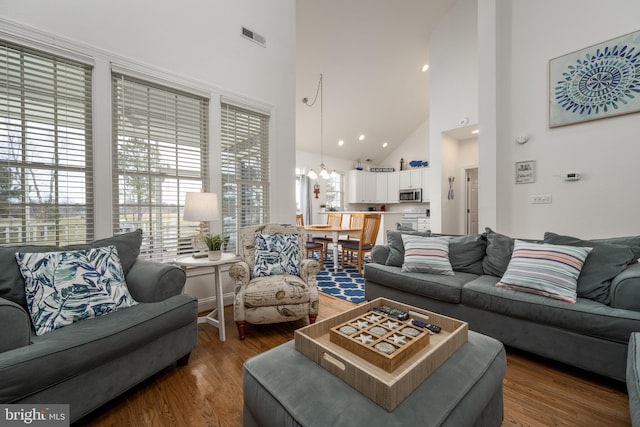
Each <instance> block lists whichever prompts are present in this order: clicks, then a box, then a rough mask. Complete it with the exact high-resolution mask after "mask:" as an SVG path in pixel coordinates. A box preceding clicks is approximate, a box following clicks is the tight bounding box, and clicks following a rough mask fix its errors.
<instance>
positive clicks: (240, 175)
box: [221, 103, 269, 252]
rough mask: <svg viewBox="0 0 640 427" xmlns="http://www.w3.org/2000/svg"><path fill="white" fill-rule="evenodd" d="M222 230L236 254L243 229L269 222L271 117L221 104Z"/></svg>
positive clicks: (228, 247)
mask: <svg viewBox="0 0 640 427" xmlns="http://www.w3.org/2000/svg"><path fill="white" fill-rule="evenodd" d="M221 135H222V138H221V144H222V145H221V152H222V153H221V154H222V218H223V223H222V230H223V234H224V236H225V238H228V243H227V250H228V251H231V252H233V251H235V250H236V249H237V242H238V230H239V229H240V228H241V227H244V226H247V225H253V224H261V223H266V222H268V221H269V116H267V115H264V114H260V113H257V112H254V111H250V110H246V109H243V108H240V107H236V106H234V105H229V104H225V103H223V104H222V129H221Z"/></svg>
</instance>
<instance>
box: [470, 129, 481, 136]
mask: <svg viewBox="0 0 640 427" xmlns="http://www.w3.org/2000/svg"><path fill="white" fill-rule="evenodd" d="M471 133H472V134H474V135H475V134H477V133H480V131H479V130H478V129H476V130H472V131H471Z"/></svg>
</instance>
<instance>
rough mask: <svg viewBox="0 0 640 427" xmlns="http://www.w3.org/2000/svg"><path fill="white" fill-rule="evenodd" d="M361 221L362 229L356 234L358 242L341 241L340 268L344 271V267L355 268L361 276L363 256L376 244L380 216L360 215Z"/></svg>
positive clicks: (352, 240)
mask: <svg viewBox="0 0 640 427" xmlns="http://www.w3.org/2000/svg"><path fill="white" fill-rule="evenodd" d="M362 221H363V222H362V229H361V230H360V232H359V233H358V237H359V238H358V240H355V239H347V240H343V241H342V268H343V269H344V266H345V265H352V266H355V267H356V268H357V269H358V273H359V274H362V264H363V263H364V254H365V253H367V252H371V249H373V247H374V246H375V244H376V239H377V237H378V230H379V229H380V215H379V214H362ZM350 234H351V233H350ZM354 257H355V258H354Z"/></svg>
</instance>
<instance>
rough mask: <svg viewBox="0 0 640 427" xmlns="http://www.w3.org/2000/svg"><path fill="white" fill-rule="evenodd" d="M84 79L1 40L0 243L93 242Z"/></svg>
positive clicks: (82, 69) (60, 61) (74, 65)
mask: <svg viewBox="0 0 640 427" xmlns="http://www.w3.org/2000/svg"><path fill="white" fill-rule="evenodd" d="M91 74H92V66H90V65H87V64H82V63H78V62H75V61H72V60H69V59H66V58H62V57H59V56H56V55H52V54H48V53H44V52H40V51H36V50H33V49H29V48H26V47H21V46H18V45H14V44H11V43H7V42H3V41H0V244H16V243H38V244H45V243H46V244H54V245H62V244H69V243H83V242H86V241H88V240H92V239H93V230H94V216H93V170H92V156H93V154H92V125H91V91H92V83H91Z"/></svg>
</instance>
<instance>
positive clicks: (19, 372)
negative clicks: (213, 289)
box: [0, 231, 198, 422]
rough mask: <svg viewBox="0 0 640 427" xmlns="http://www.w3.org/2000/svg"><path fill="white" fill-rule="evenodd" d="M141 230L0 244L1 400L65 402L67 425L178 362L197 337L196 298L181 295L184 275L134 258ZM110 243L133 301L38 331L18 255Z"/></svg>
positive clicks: (166, 266)
mask: <svg viewBox="0 0 640 427" xmlns="http://www.w3.org/2000/svg"><path fill="white" fill-rule="evenodd" d="M141 239H142V234H141V232H140V231H137V232H132V233H126V234H123V235H118V236H115V237H113V238H109V239H103V240H99V241H96V242H93V243H90V244H87V245H74V246H67V247H64V248H56V247H46V246H21V247H17V246H16V247H1V248H0V324H1V325H2V330H1V331H0V403H43V404H69V405H70V418H71V422H74V421H77V420H78V419H79V418H81V417H82V416H84V415H86V414H87V413H89V412H91V411H92V410H94V409H96V408H98V407H99V406H101V405H102V404H104V403H106V402H108V401H109V400H111V399H113V398H114V397H116V396H118V395H119V394H121V393H123V392H124V391H126V390H127V389H129V388H131V387H133V386H134V385H136V384H138V383H139V382H141V381H143V380H144V379H146V378H148V377H149V376H151V375H153V374H155V373H157V372H158V371H160V370H162V369H164V368H166V367H167V366H169V365H171V364H172V363H175V362H176V361H178V364H186V363H187V361H188V358H189V354H190V352H191V350H193V349H194V348H195V346H196V340H197V316H198V309H197V300H196V299H195V298H194V297H192V296H190V295H185V294H182V289H183V287H184V283H185V273H184V272H183V271H182V270H181V269H179V268H177V267H175V266H172V265H168V264H161V263H156V262H151V261H146V260H142V259H137V257H138V254H139V250H140V249H139V248H140V243H141ZM109 245H114V246H116V248H117V250H118V254H119V256H120V260H121V264H122V267H123V271H124V273H125V275H126V276H125V277H126V283H127V287H128V289H129V291H130V293H131V295H132V296H133V298H134V299H135V300H136V301H137V302H138V304H137V305H134V306H132V307H128V308H121V309H119V310H117V311H115V312H112V313H109V314H104V315H101V316H98V317H94V318H89V319H85V320H80V321H77V322H75V323H73V324H71V325H68V326H65V327H62V328H60V329H56V330H53V331H51V332H47V333H45V334H42V335H39V336H37V335H36V334H35V333H34V329H33V325H32V322H31V318H30V315H29V312H28V307H27V303H26V299H25V288H24V282H23V279H22V276H21V273H20V270H19V267H18V265H17V264H16V260H15V253H16V252H18V251H19V252H50V251H60V250H75V249H87V248H90V247H104V246H109Z"/></svg>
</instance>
